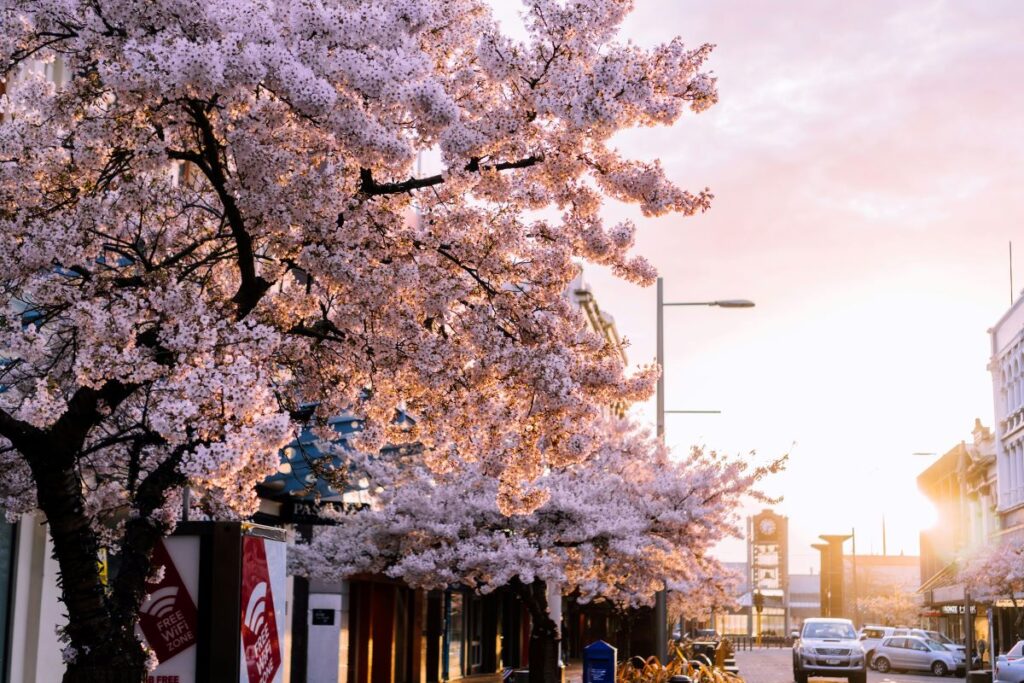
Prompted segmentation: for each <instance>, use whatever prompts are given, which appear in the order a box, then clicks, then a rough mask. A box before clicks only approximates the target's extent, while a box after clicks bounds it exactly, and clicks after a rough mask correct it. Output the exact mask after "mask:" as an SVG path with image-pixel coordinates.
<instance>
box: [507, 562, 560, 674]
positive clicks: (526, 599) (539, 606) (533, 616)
mask: <svg viewBox="0 0 1024 683" xmlns="http://www.w3.org/2000/svg"><path fill="white" fill-rule="evenodd" d="M512 585H513V587H514V588H515V589H516V592H517V593H518V595H519V597H520V599H521V600H522V601H523V603H524V604H525V605H526V608H527V609H528V610H529V611H530V645H529V654H530V683H561V682H562V667H561V665H560V661H559V654H560V652H561V644H562V636H561V631H560V629H559V625H558V624H556V623H555V622H554V620H553V619H552V618H551V615H550V614H549V613H548V596H547V585H546V584H545V583H544V582H543V581H534V582H533V583H531V584H524V583H522V582H521V581H519V579H518V578H517V579H513V581H512Z"/></svg>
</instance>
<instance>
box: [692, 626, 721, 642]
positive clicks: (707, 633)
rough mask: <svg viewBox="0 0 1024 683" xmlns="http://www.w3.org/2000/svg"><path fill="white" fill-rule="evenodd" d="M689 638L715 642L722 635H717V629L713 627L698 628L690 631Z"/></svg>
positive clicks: (719, 639)
mask: <svg viewBox="0 0 1024 683" xmlns="http://www.w3.org/2000/svg"><path fill="white" fill-rule="evenodd" d="M690 640H696V641H700V642H705V643H717V642H719V641H721V640H722V636H720V635H718V631H716V630H715V629H713V628H699V629H697V630H695V631H692V632H691V633H690Z"/></svg>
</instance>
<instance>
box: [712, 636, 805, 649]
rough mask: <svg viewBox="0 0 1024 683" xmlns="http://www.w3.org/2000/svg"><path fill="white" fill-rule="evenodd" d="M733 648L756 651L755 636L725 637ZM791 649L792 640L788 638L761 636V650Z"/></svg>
mask: <svg viewBox="0 0 1024 683" xmlns="http://www.w3.org/2000/svg"><path fill="white" fill-rule="evenodd" d="M726 638H728V639H729V640H730V641H731V642H732V644H733V647H734V648H735V649H736V650H737V651H738V650H756V649H757V636H726ZM788 647H793V639H792V638H790V637H789V636H761V648H762V649H769V648H788Z"/></svg>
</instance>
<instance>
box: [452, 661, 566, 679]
mask: <svg viewBox="0 0 1024 683" xmlns="http://www.w3.org/2000/svg"><path fill="white" fill-rule="evenodd" d="M459 680H460V681H464V682H465V683H501V674H500V673H496V674H474V675H472V676H464V677H463V678H460V679H459ZM564 683H583V663H582V662H570V663H569V664H568V665H567V666H566V667H565V678H564Z"/></svg>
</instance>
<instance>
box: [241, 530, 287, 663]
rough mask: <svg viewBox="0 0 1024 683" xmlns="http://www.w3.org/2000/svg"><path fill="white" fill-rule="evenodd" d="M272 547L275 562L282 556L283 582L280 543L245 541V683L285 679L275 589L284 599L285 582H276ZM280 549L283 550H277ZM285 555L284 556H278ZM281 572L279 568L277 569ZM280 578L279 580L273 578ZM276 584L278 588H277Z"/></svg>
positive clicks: (243, 578) (243, 569) (262, 539)
mask: <svg viewBox="0 0 1024 683" xmlns="http://www.w3.org/2000/svg"><path fill="white" fill-rule="evenodd" d="M268 546H271V547H272V548H273V552H272V553H271V554H272V555H273V556H274V557H273V559H274V560H277V559H278V558H277V555H279V554H280V555H281V557H280V559H281V560H282V561H281V562H275V563H274V564H275V565H277V564H280V565H281V567H280V569H281V571H280V572H278V571H275V572H273V574H275V575H276V574H280V578H283V569H284V563H283V559H284V556H283V546H284V543H281V542H278V541H268V540H267V539H264V538H261V537H259V536H243V537H242V615H241V616H242V663H243V667H242V668H243V671H242V673H241V683H280V681H282V679H283V669H282V666H281V632H280V631H279V630H278V627H277V614H276V605H275V603H274V592H275V590H274V589H275V587H276V588H277V593H278V596H279V597H282V596H283V593H282V591H283V590H284V586H283V585H282V584H283V581H279V580H278V581H275V580H273V579H272V576H271V574H272V572H271V566H270V563H268V557H267V556H268V552H267V550H268ZM276 546H282V547H281V548H277V547H276ZM277 551H281V552H277ZM274 568H275V569H278V567H276V566H275V567H274ZM273 578H279V577H276V576H275V577H273ZM275 584H278V585H276V586H275Z"/></svg>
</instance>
